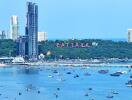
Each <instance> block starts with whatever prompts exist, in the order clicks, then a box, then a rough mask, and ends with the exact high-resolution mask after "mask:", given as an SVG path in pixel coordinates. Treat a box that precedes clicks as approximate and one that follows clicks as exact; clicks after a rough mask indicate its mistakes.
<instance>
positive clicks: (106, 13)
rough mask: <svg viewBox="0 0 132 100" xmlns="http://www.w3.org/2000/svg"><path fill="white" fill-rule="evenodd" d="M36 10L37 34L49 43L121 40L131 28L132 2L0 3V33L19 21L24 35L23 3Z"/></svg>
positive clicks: (42, 0) (19, 0) (39, 0)
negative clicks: (14, 19)
mask: <svg viewBox="0 0 132 100" xmlns="http://www.w3.org/2000/svg"><path fill="white" fill-rule="evenodd" d="M27 1H31V2H36V3H37V4H38V7H39V19H38V20H39V31H44V32H47V37H48V39H69V38H77V39H84V38H85V39H91V38H94V39H95V38H99V39H113V38H114V39H123V38H126V37H127V29H129V28H132V0H0V12H1V13H0V30H10V17H11V16H12V15H17V16H18V17H19V26H20V30H19V31H20V33H21V35H24V34H25V24H26V2H27Z"/></svg>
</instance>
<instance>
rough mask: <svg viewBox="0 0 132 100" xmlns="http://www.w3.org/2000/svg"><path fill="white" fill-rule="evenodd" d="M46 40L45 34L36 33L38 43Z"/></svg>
mask: <svg viewBox="0 0 132 100" xmlns="http://www.w3.org/2000/svg"><path fill="white" fill-rule="evenodd" d="M46 40H47V33H46V32H38V41H39V42H41V41H46Z"/></svg>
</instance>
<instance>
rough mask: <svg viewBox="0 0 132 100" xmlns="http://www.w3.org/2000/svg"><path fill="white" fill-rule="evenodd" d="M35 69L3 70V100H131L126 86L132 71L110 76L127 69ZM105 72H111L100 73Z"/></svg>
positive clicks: (131, 92)
mask: <svg viewBox="0 0 132 100" xmlns="http://www.w3.org/2000/svg"><path fill="white" fill-rule="evenodd" d="M34 67H35V68H25V67H24V66H10V67H7V68H0V100H132V88H130V87H127V86H126V85H125V83H126V82H127V81H128V80H130V75H131V74H132V72H128V73H127V74H123V75H121V76H119V77H114V76H110V74H111V73H114V72H116V71H128V70H129V69H128V68H121V67H101V66H100V67H90V68H82V67H74V68H73V67H48V66H46V67H43V66H34ZM102 69H107V70H109V73H107V74H100V73H98V71H99V70H102ZM67 72H69V73H67ZM112 91H116V92H118V93H119V94H112ZM107 96H113V98H107Z"/></svg>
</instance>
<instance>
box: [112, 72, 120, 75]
mask: <svg viewBox="0 0 132 100" xmlns="http://www.w3.org/2000/svg"><path fill="white" fill-rule="evenodd" d="M110 75H111V76H120V75H122V72H115V73H113V74H110Z"/></svg>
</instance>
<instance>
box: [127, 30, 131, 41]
mask: <svg viewBox="0 0 132 100" xmlns="http://www.w3.org/2000/svg"><path fill="white" fill-rule="evenodd" d="M127 35H128V42H129V43H130V42H132V29H128V33H127Z"/></svg>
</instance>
